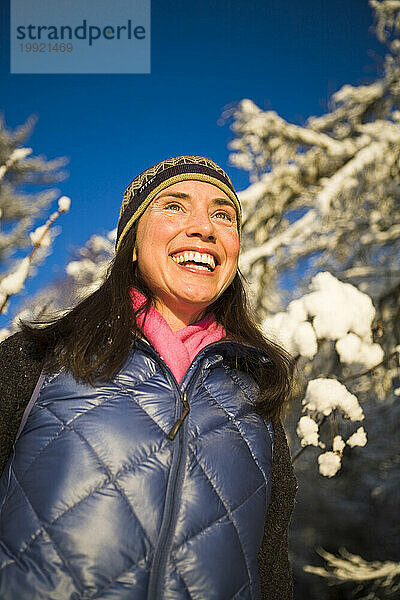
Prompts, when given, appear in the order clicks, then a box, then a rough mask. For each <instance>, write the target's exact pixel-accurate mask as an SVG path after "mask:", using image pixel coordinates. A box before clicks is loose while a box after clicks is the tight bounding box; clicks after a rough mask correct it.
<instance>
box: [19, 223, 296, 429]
mask: <svg viewBox="0 0 400 600" xmlns="http://www.w3.org/2000/svg"><path fill="white" fill-rule="evenodd" d="M136 230H137V224H135V226H133V227H132V229H131V230H130V231H129V232H128V234H127V235H126V236H125V238H124V239H123V241H122V243H121V247H120V248H119V249H118V252H116V254H115V256H114V258H113V259H112V261H111V262H110V264H109V266H108V269H107V272H106V276H105V279H104V282H103V283H102V285H101V286H100V287H99V288H98V289H97V290H96V291H94V292H92V293H91V294H90V295H88V296H87V297H84V298H83V299H81V300H80V301H79V302H78V303H77V304H76V305H75V307H74V308H72V309H71V310H69V311H68V312H67V313H66V314H64V315H63V316H60V314H59V313H54V314H53V315H50V316H48V317H45V318H44V319H41V320H30V321H29V320H25V321H24V320H22V319H19V326H20V329H21V331H22V335H23V337H24V339H25V340H27V341H28V342H31V343H32V342H33V345H34V347H35V349H36V351H38V352H39V354H40V355H43V356H46V368H47V370H49V371H52V370H59V369H62V368H66V369H68V370H70V371H72V373H73V374H74V377H75V378H76V379H77V380H78V381H82V382H87V383H89V384H91V385H95V381H96V379H97V380H98V379H99V378H100V379H103V380H110V379H111V378H112V377H113V376H114V375H115V373H116V372H117V371H118V370H119V369H120V367H121V366H122V365H123V363H124V362H125V360H126V359H127V357H128V354H129V352H130V350H131V349H132V347H133V346H134V344H135V340H136V337H137V336H138V335H140V329H139V327H138V325H137V323H136V314H137V311H135V310H134V308H133V305H132V300H131V296H130V290H131V288H132V287H135V288H136V289H138V290H139V291H140V292H142V294H144V296H145V297H146V298H147V301H146V304H145V306H144V310H147V309H148V308H150V306H151V304H153V305H155V297H154V294H153V293H152V291H151V290H150V289H149V288H148V287H147V285H146V283H145V281H144V280H143V278H142V277H141V275H140V272H139V270H138V268H137V262H135V263H133V262H132V254H133V248H134V245H135V241H136ZM210 312H214V314H215V317H216V320H217V321H218V323H220V324H221V325H222V326H223V327H224V328H225V331H226V332H227V339H230V340H233V341H237V342H240V343H242V344H245V345H248V346H253V347H255V348H258V349H260V350H263V351H264V352H265V353H266V354H267V355H268V356H269V357H270V358H271V360H272V362H271V363H266V364H265V365H262V366H260V365H255V364H254V361H253V362H252V361H251V359H250V358H249V360H247V359H246V358H245V359H243V358H242V359H240V360H241V362H240V366H241V368H244V369H245V370H246V371H247V372H248V373H249V374H250V375H251V376H253V377H254V379H255V380H256V382H257V384H258V387H259V389H260V394H259V397H258V399H257V404H256V409H255V410H256V412H258V413H259V414H261V415H262V416H264V417H270V418H271V419H273V420H274V421H275V420H277V419H279V418H281V419H282V418H283V416H284V412H285V408H286V405H287V403H288V401H289V399H290V397H291V394H292V392H293V381H294V369H295V361H294V360H293V358H292V357H291V355H290V354H289V353H288V352H287V351H286V350H285V349H284V348H282V347H281V346H280V345H279V344H277V343H276V342H274V341H272V340H269V339H267V338H266V337H265V336H264V334H263V333H262V332H261V330H260V329H259V327H258V325H257V323H256V320H255V318H254V317H253V315H252V312H251V310H250V308H249V305H248V301H247V297H246V292H245V287H244V282H243V277H242V275H241V274H240V272H237V273H236V275H235V277H234V279H233V281H232V283H231V284H230V285H229V287H228V288H227V289H226V290H225V291H224V292H223V294H222V295H221V296H220V297H219V298H218V299H217V300H216V301H215V302H214V303H213V304H211V305H210V306H209V307H207V310H206V311H205V313H204V314H208V313H210ZM236 364H237V363H236Z"/></svg>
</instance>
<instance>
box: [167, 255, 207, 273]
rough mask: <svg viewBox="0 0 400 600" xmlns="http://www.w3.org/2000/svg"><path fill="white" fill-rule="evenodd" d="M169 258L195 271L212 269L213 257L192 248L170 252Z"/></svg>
mask: <svg viewBox="0 0 400 600" xmlns="http://www.w3.org/2000/svg"><path fill="white" fill-rule="evenodd" d="M171 258H172V260H173V261H174V262H176V263H177V264H178V265H181V266H182V267H189V268H190V269H195V270H196V271H211V272H212V271H214V269H215V266H216V264H215V258H214V257H213V256H212V254H208V253H207V252H204V253H202V252H195V251H193V250H185V251H184V252H177V253H176V254H172V255H171Z"/></svg>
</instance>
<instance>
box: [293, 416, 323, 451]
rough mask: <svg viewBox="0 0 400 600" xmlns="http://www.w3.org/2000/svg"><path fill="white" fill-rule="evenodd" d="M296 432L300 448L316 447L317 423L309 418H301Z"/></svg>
mask: <svg viewBox="0 0 400 600" xmlns="http://www.w3.org/2000/svg"><path fill="white" fill-rule="evenodd" d="M296 432H297V435H298V436H299V438H301V445H302V446H318V423H316V422H315V421H314V419H312V418H311V417H309V416H305V417H301V419H300V420H299V422H298V424H297V429H296Z"/></svg>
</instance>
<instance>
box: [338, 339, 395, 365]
mask: <svg viewBox="0 0 400 600" xmlns="http://www.w3.org/2000/svg"><path fill="white" fill-rule="evenodd" d="M335 347H336V350H337V353H338V354H339V357H340V360H341V362H343V363H347V364H349V365H351V364H356V365H358V364H360V363H361V364H362V365H364V366H365V367H366V368H367V369H370V368H372V367H374V366H375V365H377V364H379V363H380V362H381V361H382V360H383V357H384V352H383V349H382V347H381V346H380V345H379V344H369V343H367V342H365V341H364V340H363V339H361V338H359V337H358V335H356V334H355V333H348V334H347V335H344V336H343V337H342V338H340V339H339V340H338V341H337V342H336V346H335Z"/></svg>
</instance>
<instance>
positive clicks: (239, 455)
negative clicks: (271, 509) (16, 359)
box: [0, 340, 273, 600]
mask: <svg viewBox="0 0 400 600" xmlns="http://www.w3.org/2000/svg"><path fill="white" fill-rule="evenodd" d="M243 352H246V356H247V360H252V361H263V362H268V361H269V360H270V359H268V357H266V356H265V355H264V354H262V353H260V352H258V351H257V350H252V349H250V348H245V347H243V346H241V345H239V344H236V343H234V342H228V341H224V342H217V343H215V344H212V345H210V346H207V347H206V348H204V349H203V350H202V351H201V352H200V353H199V354H198V355H197V356H196V358H195V360H194V361H193V362H192V364H191V366H190V367H189V369H188V371H187V372H186V374H185V376H184V378H183V380H182V381H181V383H180V384H179V385H178V384H177V382H176V380H175V378H174V377H173V375H172V373H171V371H170V370H169V368H168V367H167V366H166V364H165V363H164V362H163V361H162V359H161V358H160V356H159V355H158V353H157V352H156V351H155V350H154V349H153V348H152V347H151V346H150V345H149V344H147V343H146V342H144V341H142V340H137V342H136V344H135V347H134V348H133V349H132V350H131V352H130V354H129V356H128V358H127V360H126V361H125V362H124V364H123V365H122V367H121V369H120V370H119V371H118V372H117V373H116V375H115V376H114V377H113V378H112V380H110V381H109V382H104V381H103V382H101V383H100V384H99V385H96V386H95V387H92V386H90V385H89V384H83V383H79V382H77V381H76V380H75V378H74V377H73V375H72V373H70V372H69V371H66V370H64V369H63V370H61V371H60V372H58V373H50V374H48V373H46V372H45V371H43V372H42V375H41V377H40V378H39V381H38V384H37V386H36V393H35V392H34V395H33V397H32V400H33V399H35V402H34V403H32V402H31V403H30V406H29V408H28V410H27V411H26V415H25V418H24V419H23V423H22V426H21V428H20V429H21V431H20V434H19V436H18V439H17V441H16V443H15V444H14V448H13V452H12V455H11V457H10V459H9V461H8V464H7V466H6V468H5V470H4V472H3V475H2V477H1V479H0V511H1V512H0V599H1V600H78V599H79V600H84V599H85V600H86V599H96V600H97V599H99V600H100V599H101V600H175V599H176V600H178V599H179V600H189V599H192V600H233V599H234V600H244V599H246V600H247V599H248V600H250V599H251V600H258V599H259V598H260V580H259V575H258V563H257V552H258V549H259V547H260V545H261V541H262V537H263V530H264V521H265V516H266V512H267V509H268V505H269V500H270V492H271V471H272V447H273V429H272V425H271V423H270V422H269V421H267V420H264V419H263V418H262V417H261V416H259V415H257V414H256V413H255V412H254V404H255V400H256V397H257V392H258V388H257V386H256V384H255V382H254V380H253V379H252V378H251V377H250V376H249V375H247V374H245V373H244V372H243V371H241V370H239V369H237V368H236V367H235V364H234V363H233V358H234V357H235V356H236V357H237V355H238V354H241V353H243ZM32 404H33V405H32ZM183 417H184V418H183ZM174 425H175V427H174Z"/></svg>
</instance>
